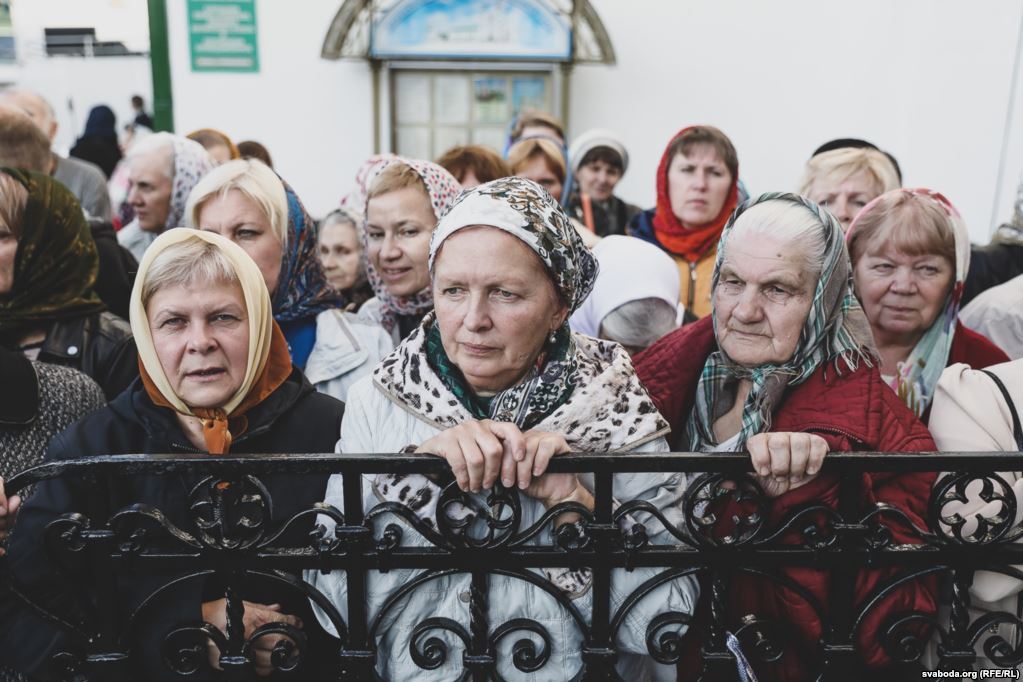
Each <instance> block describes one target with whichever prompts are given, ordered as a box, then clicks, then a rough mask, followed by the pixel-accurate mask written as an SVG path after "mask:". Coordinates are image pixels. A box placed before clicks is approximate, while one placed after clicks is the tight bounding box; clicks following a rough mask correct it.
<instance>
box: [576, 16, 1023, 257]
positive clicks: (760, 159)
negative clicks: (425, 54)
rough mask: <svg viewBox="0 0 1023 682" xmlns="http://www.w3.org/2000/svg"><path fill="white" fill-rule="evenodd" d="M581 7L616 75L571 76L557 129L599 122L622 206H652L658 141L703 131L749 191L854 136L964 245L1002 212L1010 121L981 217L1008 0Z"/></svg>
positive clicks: (603, 71)
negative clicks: (878, 151) (957, 215)
mask: <svg viewBox="0 0 1023 682" xmlns="http://www.w3.org/2000/svg"><path fill="white" fill-rule="evenodd" d="M593 4H594V7H595V8H596V9H597V11H598V12H599V13H600V15H601V17H602V18H603V20H604V23H605V25H606V27H607V29H608V32H609V33H610V36H611V40H612V41H613V43H614V45H615V50H616V51H617V55H618V66H617V67H616V68H608V67H602V66H580V67H577V68H576V69H575V72H574V76H573V79H572V92H571V106H570V121H569V123H570V128H571V132H572V133H579V132H582V131H584V130H586V129H587V128H590V127H595V126H603V127H610V128H613V129H616V130H618V131H620V133H621V134H622V135H623V136H624V138H625V141H626V143H627V145H628V148H629V151H630V154H631V155H632V162H631V167H630V169H629V172H628V174H627V175H626V176H625V178H624V179H623V180H622V184H621V192H622V195H623V196H625V197H627V198H630V199H632V200H634V201H636V202H638V203H641V204H643V205H646V206H649V205H652V203H653V201H654V175H655V170H656V167H657V163H658V161H659V159H660V155H661V153H662V151H663V149H664V147H665V145H666V143H667V141H668V140H669V139H670V138H671V136H672V135H674V133H675V132H676V131H677V130H678V129H680V128H681V127H683V126H686V125H691V124H695V123H710V124H713V125H717V126H718V127H720V128H721V129H723V130H724V131H725V132H726V133H727V134H728V135H729V136H730V137H731V138H732V140H733V141H734V142H735V145H736V148H737V150H738V152H739V167H740V175H741V176H742V177H743V179H744V180H745V182H746V183H747V185H748V186H749V188H750V190H751V192H754V193H759V192H762V191H770V190H793V189H796V187H797V185H798V182H799V178H800V175H801V172H802V166H803V163H804V162H805V160H806V158H807V157H808V156H809V155H810V153H811V152H812V151H813V150H814V149H815V148H816V147H817V146H818V145H819V144H821V143H822V142H824V141H826V140H829V139H832V138H836V137H862V138H865V139H868V140H870V141H872V142H874V143H875V144H877V145H878V146H880V147H882V148H883V149H886V150H888V151H890V152H891V153H893V154H894V155H895V156H896V157H897V158H898V160H899V163H900V165H901V166H902V171H903V176H904V179H905V182H906V184H907V185H908V186H927V187H932V188H934V189H937V190H940V191H942V192H944V193H945V194H946V195H947V196H948V197H949V199H951V200H952V201H953V203H955V204H956V205H957V206H958V207H959V209H960V211H961V212H962V213H963V216H964V218H965V219H966V221H967V224H968V225H969V226H970V230H971V234H972V236H973V238H974V239H975V240H977V241H982V242H986V241H987V237H988V234H989V231H990V229H991V228H992V224H993V221H994V222H997V221H1000V220H1002V219H1004V218H1006V217H1008V215H1009V214H1010V213H1011V208H1012V201H1013V198H1014V196H1015V185H1016V182H1017V180H1018V178H1019V174H1020V171H1021V170H1023V125H1018V124H1017V125H1015V126H1014V128H1013V134H1012V135H1011V136H1010V153H1009V157H1008V163H1007V166H1006V173H1005V177H1004V178H1003V182H1002V191H1001V195H1000V199H999V202H998V207H997V211H996V212H995V215H994V216H993V215H992V209H993V207H994V198H995V193H996V191H997V189H998V178H997V172H998V161H999V155H1000V152H1001V147H1002V140H1003V130H1004V125H1005V118H1006V108H1007V106H1008V97H1009V91H1010V82H1011V80H1012V66H1013V61H1014V59H1015V53H1016V41H1017V37H1018V32H1019V29H1020V18H1021V11H1023V3H1021V2H1019V1H1018V0H1017V1H1012V2H1008V1H1005V2H985V3H982V4H981V3H966V2H961V1H959V0H899V1H898V2H891V1H890V0H860V1H859V2H856V3H847V2H820V1H819V0H783V1H779V2H771V3H751V2H743V1H742V0H717V1H715V2H697V1H693V0H687V1H686V2H670V3H669V2H664V1H663V0H629V2H622V1H621V0H593ZM639 17H642V18H639ZM654 17H656V19H654ZM638 18H639V19H638ZM1021 90H1023V88H1021ZM1021 115H1023V97H1021V98H1020V102H1019V103H1018V104H1017V106H1016V115H1015V117H1014V118H1015V120H1016V121H1018V120H1019V117H1020V116H1021Z"/></svg>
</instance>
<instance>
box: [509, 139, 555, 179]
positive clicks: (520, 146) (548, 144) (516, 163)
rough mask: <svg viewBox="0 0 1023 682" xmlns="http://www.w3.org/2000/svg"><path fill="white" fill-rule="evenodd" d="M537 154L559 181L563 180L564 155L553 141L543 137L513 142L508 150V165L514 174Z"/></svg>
mask: <svg viewBox="0 0 1023 682" xmlns="http://www.w3.org/2000/svg"><path fill="white" fill-rule="evenodd" d="M538 156H539V157H542V158H543V159H544V161H545V162H546V163H547V168H548V169H550V171H551V172H552V173H554V174H555V175H557V176H558V180H559V181H560V182H562V183H563V182H565V157H564V155H563V154H562V153H561V149H559V148H558V145H557V144H556V143H555V142H553V141H551V140H548V139H546V138H543V137H532V138H527V139H525V140H521V141H519V142H516V143H515V144H513V145H512V146H511V149H509V150H508V166H509V167H511V172H512V174H513V175H514V174H515V173H518V172H519V170H521V169H522V166H524V165H526V163H527V162H528V161H529V160H530V159H534V158H536V157H538Z"/></svg>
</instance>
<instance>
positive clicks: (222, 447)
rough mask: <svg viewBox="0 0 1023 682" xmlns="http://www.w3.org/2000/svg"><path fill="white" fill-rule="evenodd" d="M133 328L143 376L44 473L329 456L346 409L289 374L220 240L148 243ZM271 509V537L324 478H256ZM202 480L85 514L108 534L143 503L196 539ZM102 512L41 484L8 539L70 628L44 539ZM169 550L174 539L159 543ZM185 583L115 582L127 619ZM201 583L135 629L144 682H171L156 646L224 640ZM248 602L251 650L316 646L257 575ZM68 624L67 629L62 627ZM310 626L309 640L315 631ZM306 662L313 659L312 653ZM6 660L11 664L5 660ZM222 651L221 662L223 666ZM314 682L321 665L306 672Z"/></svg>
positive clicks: (262, 667)
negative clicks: (87, 463) (109, 462)
mask: <svg viewBox="0 0 1023 682" xmlns="http://www.w3.org/2000/svg"><path fill="white" fill-rule="evenodd" d="M131 324H132V330H133V332H134V334H135V340H136V343H137V344H138V349H139V357H140V368H141V373H142V376H141V378H140V379H139V380H137V381H136V382H135V383H134V384H132V386H131V387H129V389H128V390H126V391H125V392H124V393H122V394H121V395H120V396H119V397H118V398H117V399H116V400H114V401H113V402H111V403H110V404H109V405H108V406H106V407H104V408H102V409H100V410H97V411H96V412H93V413H91V414H90V415H88V416H87V417H85V418H84V419H82V420H81V421H79V422H77V423H76V424H75V425H74V426H73V427H72V428H71V429H69V430H68V431H65V432H64V433H63V434H61V435H60V436H58V437H57V438H56V439H55V440H54V441H53V443H52V445H51V448H50V453H49V455H48V458H49V459H50V460H61V459H69V458H73V457H90V456H97V455H114V454H128V453H174V452H177V453H182V452H192V453H209V454H210V455H221V454H225V453H227V452H231V453H253V454H254V453H281V452H295V453H315V452H324V451H328V450H330V449H331V448H332V447H333V444H334V441H335V440H336V434H337V432H338V429H339V427H340V420H341V415H342V412H343V410H344V407H343V405H342V404H341V403H339V402H338V401H336V400H334V399H333V398H330V397H328V396H324V395H322V394H319V393H316V392H315V391H314V390H313V389H312V387H311V386H310V385H309V383H308V382H307V381H306V380H305V378H304V377H303V376H302V374H301V372H299V371H298V370H296V369H294V368H293V367H292V364H291V360H290V358H289V356H288V349H287V345H286V343H285V341H284V336H283V335H282V334H281V331H280V328H279V327H278V326H277V324H276V323H275V322H274V320H273V317H272V315H271V309H270V297H269V293H268V292H267V288H266V285H265V284H264V282H263V278H262V276H261V275H260V272H259V268H258V267H257V266H256V264H255V263H254V262H253V261H252V259H251V258H249V257H248V256H247V255H246V254H245V252H244V251H242V249H241V248H239V247H238V246H236V245H235V244H233V243H231V242H230V241H228V240H226V239H223V238H222V237H219V236H218V235H215V234H210V233H206V232H197V231H194V230H186V229H182V230H171V231H170V232H166V233H164V234H163V235H161V236H160V237H158V238H157V239H156V241H154V242H153V244H152V246H151V247H150V248H149V250H148V251H147V252H146V255H145V257H144V258H143V259H142V263H141V264H140V266H139V273H138V277H137V278H136V280H135V288H134V290H133V291H132V301H131ZM261 484H262V485H263V486H265V488H266V490H267V491H268V492H269V493H270V495H271V496H272V499H273V505H272V510H273V512H272V516H271V518H268V519H265V520H264V521H265V522H266V523H267V524H268V526H273V525H276V524H279V523H280V522H281V521H282V520H286V519H289V518H291V516H292V515H294V514H296V513H298V512H299V511H301V510H303V509H307V508H309V507H311V506H312V505H313V504H314V503H315V502H316V501H318V500H320V499H322V497H323V493H324V489H325V484H326V478H325V477H323V476H309V477H304V478H303V477H296V476H294V475H283V474H273V475H266V476H263V477H261ZM203 485H204V484H203V482H202V481H201V480H200V477H199V476H188V475H181V476H158V475H147V476H132V477H123V478H116V479H113V480H111V481H110V482H109V483H108V484H107V488H106V489H104V490H103V491H102V493H99V494H98V499H99V502H100V503H101V506H102V508H96V507H95V506H91V507H90V508H89V511H90V513H92V515H93V516H92V518H93V519H94V520H95V521H96V522H103V521H105V520H106V519H107V518H109V517H110V516H111V515H112V514H113V513H115V512H117V511H118V510H121V509H122V508H124V507H126V506H128V505H132V504H136V503H141V504H146V505H150V506H152V507H155V508H157V509H159V510H160V511H161V512H162V513H163V514H164V516H165V517H166V518H167V520H168V521H170V522H171V523H173V524H174V525H176V526H177V527H178V528H181V529H182V530H184V531H185V532H187V533H191V534H193V535H195V536H201V529H200V528H198V527H197V524H198V523H199V521H198V520H197V518H196V512H195V510H194V509H193V508H192V504H193V503H192V501H190V493H189V491H193V492H192V494H193V495H194V494H196V492H198V491H200V489H201V488H202V486H203ZM90 501H91V502H92V503H93V504H95V503H96V501H97V492H96V490H95V488H94V486H92V485H90V484H89V483H87V482H86V481H84V480H68V479H66V478H60V479H53V480H48V481H45V482H43V483H41V484H39V486H38V488H37V490H36V492H35V494H34V495H33V496H32V497H31V498H30V499H29V500H28V501H27V502H26V504H25V505H24V507H23V509H22V512H21V516H20V519H19V522H18V525H17V527H16V529H15V532H14V534H13V536H12V540H11V545H10V547H9V554H10V558H11V564H12V566H11V568H12V576H13V579H14V580H15V582H17V583H20V584H21V585H22V589H23V590H25V591H26V592H27V593H28V594H29V595H30V597H31V596H32V595H33V594H36V593H37V591H38V594H36V597H37V598H38V599H40V600H42V602H43V603H44V604H46V605H47V606H48V607H49V608H51V609H53V611H54V613H56V614H58V615H60V616H61V617H62V618H63V619H64V620H65V621H67V619H68V618H74V617H75V615H76V614H67V613H65V612H66V611H67V609H69V608H70V607H69V604H73V603H75V602H74V600H73V599H68V598H66V595H57V594H54V590H53V588H54V586H60V585H62V584H64V583H63V582H62V580H61V578H60V577H59V575H58V574H57V573H56V566H55V565H54V564H53V563H52V562H51V559H50V558H49V557H48V556H47V554H46V553H45V552H44V551H43V546H42V543H43V537H44V535H45V532H44V528H45V527H46V524H48V523H49V522H50V521H52V520H53V519H54V518H57V517H58V516H60V515H62V514H64V513H67V512H83V511H86V509H85V507H86V504H87V502H90ZM154 542H156V543H157V544H159V543H160V542H172V540H169V539H167V540H154ZM180 577H182V576H180V575H168V574H164V575H153V574H145V575H138V574H133V575H127V574H126V575H116V576H115V580H116V581H117V586H118V595H120V599H121V601H120V603H119V604H118V605H117V606H119V607H121V608H122V609H123V611H124V613H125V614H128V613H131V612H132V611H133V610H134V609H136V608H138V607H139V606H140V605H141V604H142V603H143V601H144V600H146V599H147V597H148V596H149V595H150V594H151V593H152V592H153V590H154V589H156V588H158V587H160V586H163V585H166V584H168V583H170V582H171V581H172V580H176V579H178V578H180ZM214 582H215V581H213V580H212V579H210V580H207V579H205V578H203V577H201V576H199V577H196V576H193V577H192V578H188V579H184V580H181V581H179V583H177V584H176V585H175V586H174V587H173V588H172V589H171V590H170V591H169V592H167V593H165V594H166V596H167V599H168V601H166V602H164V601H162V600H161V602H160V606H159V607H157V608H156V610H155V611H154V610H149V611H146V610H145V609H143V613H142V614H140V615H139V616H137V617H136V620H135V621H134V623H135V627H133V628H132V632H131V633H130V634H131V635H132V636H133V637H135V638H136V639H135V640H134V641H133V642H131V643H130V646H132V651H133V653H134V654H136V655H134V656H133V658H132V664H133V665H134V666H135V668H134V670H135V674H136V676H137V677H138V678H139V679H164V678H169V677H171V674H170V671H169V670H168V669H166V668H165V667H164V665H163V663H162V661H163V656H162V655H161V654H160V646H161V643H162V642H163V638H164V636H166V635H167V634H168V633H169V632H170V630H171V629H173V628H174V627H177V626H180V625H182V624H185V623H188V622H193V621H196V620H203V621H206V622H207V623H210V624H212V625H214V626H216V627H218V628H220V629H221V630H226V614H225V607H224V604H225V602H224V599H223V595H224V586H223V585H216V584H213V583H214ZM235 588H236V589H238V590H239V591H240V593H241V595H242V596H243V598H244V599H245V600H247V601H246V603H245V614H244V622H245V637H246V638H249V637H250V636H251V635H252V633H253V632H254V631H255V630H256V629H257V628H258V627H259V626H260V625H263V624H265V623H269V622H275V621H280V622H284V623H287V624H288V625H290V626H292V627H296V628H300V627H303V624H304V626H305V629H306V631H307V633H308V634H309V635H310V636H311V637H312V638H313V640H312V641H315V638H316V636H317V635H316V628H315V619H311V618H309V617H308V616H305V617H303V612H304V611H306V610H307V607H306V603H305V600H304V599H297V598H296V595H290V594H287V593H286V592H282V591H281V589H280V588H279V586H278V587H275V586H273V585H271V584H269V583H266V582H265V581H260V580H259V579H257V578H255V577H254V576H246V577H245V578H244V580H243V584H242V585H236V586H235ZM68 622H73V620H72V621H68ZM310 627H311V628H312V629H311V630H310ZM272 640H274V638H273V637H261V638H256V640H255V641H254V642H253V651H252V663H253V664H254V666H255V671H256V673H257V674H269V673H271V672H272V664H271V662H270V654H269V650H270V649H272V647H273V644H274V641H272ZM63 646H64V643H63V642H62V641H61V638H60V637H58V636H56V635H54V636H52V637H50V636H48V635H46V633H44V632H39V633H38V634H37V636H35V637H33V639H32V645H30V646H25V647H19V650H18V656H17V658H18V660H17V661H16V662H15V664H16V665H18V666H21V667H22V668H23V669H25V670H26V671H27V672H34V673H39V674H42V673H43V672H44V670H43V666H44V664H45V662H46V660H47V659H48V658H49V655H50V654H52V653H55V652H56V651H59V650H60V649H61V648H62V647H63ZM310 649H311V650H312V647H310ZM8 653H11V652H8ZM216 657H217V652H216V651H214V653H213V658H214V659H216ZM303 665H304V666H305V670H306V671H307V673H308V674H309V675H311V676H315V675H317V674H318V671H319V672H322V669H318V666H319V665H327V664H326V663H325V662H322V661H320V662H318V661H316V660H312V659H310V660H306V661H305V662H304V663H303Z"/></svg>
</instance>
